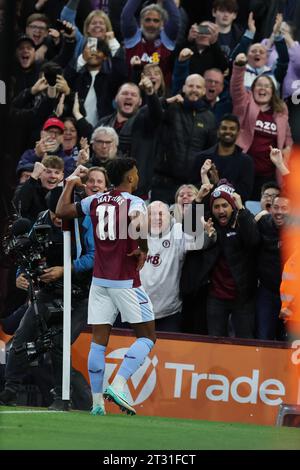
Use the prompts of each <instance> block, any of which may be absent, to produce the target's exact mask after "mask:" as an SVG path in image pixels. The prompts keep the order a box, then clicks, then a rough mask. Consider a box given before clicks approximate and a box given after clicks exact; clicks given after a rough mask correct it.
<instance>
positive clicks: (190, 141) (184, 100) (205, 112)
mask: <svg viewBox="0 0 300 470" xmlns="http://www.w3.org/2000/svg"><path fill="white" fill-rule="evenodd" d="M204 95H205V80H204V78H203V77H202V76H201V75H199V74H192V75H188V77H187V78H186V80H185V83H184V86H183V88H182V94H180V95H177V96H176V97H173V98H171V99H169V100H168V101H167V107H166V109H165V111H164V116H163V125H162V128H161V139H160V142H159V144H160V145H159V149H158V152H157V160H156V166H155V170H154V177H153V183H152V195H151V199H152V201H154V200H157V199H160V200H162V201H164V202H166V203H168V204H172V203H173V202H174V196H175V192H176V190H177V189H178V187H179V186H181V185H182V184H188V183H191V182H192V181H195V177H194V175H193V168H194V165H195V162H196V158H197V156H198V155H199V153H200V152H201V151H202V150H205V149H207V148H209V147H210V146H212V145H213V144H214V143H215V142H216V121H215V117H214V114H213V113H212V111H211V110H210V109H209V104H208V103H207V102H206V101H205V100H204V99H203V97H204ZM199 182H200V176H199Z"/></svg>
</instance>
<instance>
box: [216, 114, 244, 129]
mask: <svg viewBox="0 0 300 470" xmlns="http://www.w3.org/2000/svg"><path fill="white" fill-rule="evenodd" d="M223 121H231V122H235V123H236V124H237V126H238V129H239V130H240V127H241V126H240V121H239V118H238V117H237V116H236V115H235V114H231V113H227V114H223V116H222V118H221V120H220V124H219V127H220V125H221V122H223Z"/></svg>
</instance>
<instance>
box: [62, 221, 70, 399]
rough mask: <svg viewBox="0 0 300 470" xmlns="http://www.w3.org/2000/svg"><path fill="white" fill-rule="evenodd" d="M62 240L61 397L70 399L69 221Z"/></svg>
mask: <svg viewBox="0 0 300 470" xmlns="http://www.w3.org/2000/svg"><path fill="white" fill-rule="evenodd" d="M62 229H63V240H64V302H63V303H64V320H63V371H62V399H63V400H69V399H70V373H71V292H72V286H71V223H70V222H69V221H63V226H62Z"/></svg>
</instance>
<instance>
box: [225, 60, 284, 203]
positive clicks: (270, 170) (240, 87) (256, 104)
mask: <svg viewBox="0 0 300 470" xmlns="http://www.w3.org/2000/svg"><path fill="white" fill-rule="evenodd" d="M246 63H247V58H246V56H245V54H238V55H237V57H236V59H235V63H234V64H233V72H232V77H231V82H230V92H231V97H232V101H233V112H234V114H236V115H237V116H238V118H239V120H240V125H241V130H240V134H239V137H238V139H237V145H239V146H240V147H241V148H242V150H243V151H244V152H245V153H248V154H249V155H250V156H251V157H252V158H253V162H254V172H255V180H254V188H253V193H252V198H251V199H253V200H257V201H258V200H259V199H260V190H261V187H262V185H263V184H264V183H266V182H268V181H270V180H274V178H276V167H275V165H274V164H273V162H272V160H271V159H270V147H274V148H278V149H280V150H282V151H283V153H284V154H285V155H288V153H289V150H290V146H291V145H292V143H293V141H292V137H291V131H290V126H289V123H288V110H287V107H286V104H285V103H284V101H282V100H281V99H280V98H279V97H278V95H277V93H276V89H275V86H274V83H273V81H272V79H271V78H270V77H269V76H268V75H260V76H259V77H257V78H256V79H255V80H254V82H253V84H252V86H251V90H249V91H247V90H246V88H245V87H244V74H245V70H246Z"/></svg>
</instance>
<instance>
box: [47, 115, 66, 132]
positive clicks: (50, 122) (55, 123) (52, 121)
mask: <svg viewBox="0 0 300 470" xmlns="http://www.w3.org/2000/svg"><path fill="white" fill-rule="evenodd" d="M49 127H58V128H59V129H61V131H63V130H64V128H65V125H64V123H63V122H62V121H60V119H57V118H55V117H53V118H49V119H47V121H46V122H45V123H44V125H43V130H44V131H45V130H46V129H49Z"/></svg>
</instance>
